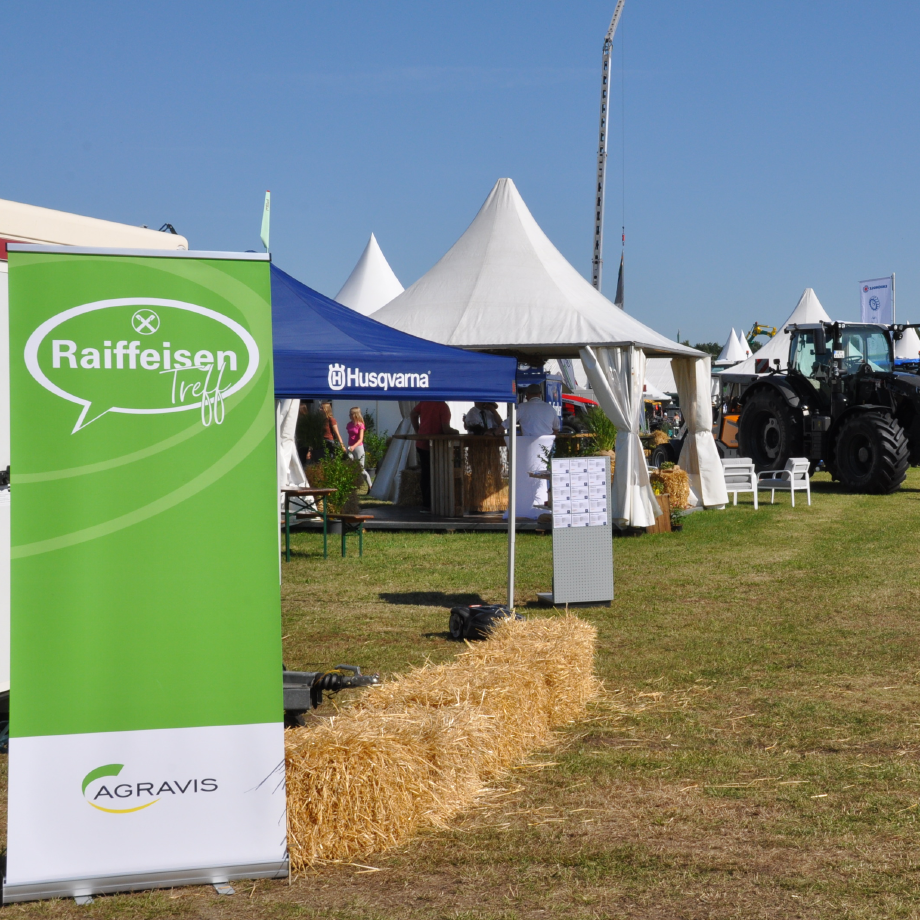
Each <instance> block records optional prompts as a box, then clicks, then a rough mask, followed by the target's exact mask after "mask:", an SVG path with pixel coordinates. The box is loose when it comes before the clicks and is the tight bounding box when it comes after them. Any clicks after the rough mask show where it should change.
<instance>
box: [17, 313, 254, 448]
mask: <svg viewBox="0 0 920 920" xmlns="http://www.w3.org/2000/svg"><path fill="white" fill-rule="evenodd" d="M139 315H140V317H141V319H140V320H139V319H138V316H139ZM152 317H155V320H154V319H153V318H152ZM24 357H25V363H26V367H27V369H28V371H29V373H30V374H31V375H32V377H33V378H34V379H35V380H36V381H37V382H38V383H39V384H40V385H41V386H43V387H44V388H45V389H46V390H48V391H49V392H50V393H54V394H55V395H56V396H59V397H61V398H62V399H66V400H68V401H69V402H72V403H76V404H77V405H79V406H82V407H83V408H82V411H81V412H80V415H79V417H78V419H77V422H76V424H75V425H74V428H73V432H71V433H72V434H75V433H76V432H77V431H79V430H80V429H82V428H85V427H86V426H87V425H89V424H91V423H92V422H94V421H96V420H97V419H99V418H101V417H102V416H103V415H105V414H107V413H109V412H114V413H123V414H126V415H161V414H166V413H172V412H189V411H196V410H197V411H199V412H201V420H202V424H204V425H205V426H207V425H210V424H212V423H215V424H218V425H219V424H221V422H222V421H223V418H224V411H225V410H224V400H226V399H227V397H229V396H232V395H233V394H234V393H237V392H239V391H240V390H242V389H243V387H245V386H246V384H247V383H249V381H250V380H251V379H252V378H253V376H254V375H255V373H256V371H257V369H258V367H259V348H258V346H257V345H256V342H255V339H253V337H252V336H251V335H250V334H249V332H247V331H246V329H244V328H243V327H242V326H241V325H240V324H239V323H237V322H235V321H234V320H232V319H230V318H229V317H227V316H224V315H223V314H222V313H218V312H217V311H216V310H210V309H208V308H207V307H201V306H198V305H197V304H193V303H187V302H185V301H181V300H165V299H161V298H156V297H123V298H116V299H112V300H97V301H93V302H92V303H86V304H81V305H80V306H77V307H71V308H70V309H68V310H64V311H63V312H61V313H58V314H57V315H55V316H52V317H51V318H50V319H47V320H45V322H43V323H42V324H41V325H40V326H39V327H38V328H37V329H35V331H34V332H33V333H32V334H31V335H30V336H29V339H28V341H27V342H26V347H25V353H24ZM94 405H96V406H98V405H103V406H105V408H103V409H102V411H100V412H94V414H93V415H92V416H90V409H91V407H93V406H94Z"/></svg>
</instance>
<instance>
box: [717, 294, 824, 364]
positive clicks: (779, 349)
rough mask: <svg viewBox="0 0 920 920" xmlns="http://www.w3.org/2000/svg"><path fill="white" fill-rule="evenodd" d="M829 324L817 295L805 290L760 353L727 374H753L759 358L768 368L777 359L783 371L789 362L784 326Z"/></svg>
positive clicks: (787, 335) (755, 353)
mask: <svg viewBox="0 0 920 920" xmlns="http://www.w3.org/2000/svg"><path fill="white" fill-rule="evenodd" d="M821 322H825V323H829V322H831V318H830V317H829V316H828V315H827V311H826V310H825V309H824V307H822V306H821V301H819V300H818V298H817V295H816V294H815V292H814V291H813V290H812V289H811V288H805V291H804V292H803V294H802V296H801V297H800V298H799V302H798V303H797V304H796V306H795V309H794V310H793V311H792V313H791V314H790V316H789V318H788V319H787V320H786V322H784V323H783V324H782V325H781V326H779V327H778V331H777V333H776V335H775V336H773V338H772V339H770V341H769V342H767V344H766V345H764V346H763V348H761V349H760V351H756V352H754V354H753V355H751V357H750V358H747V359H746V360H744V361H742V362H741V363H740V364H736V365H735V366H734V367H730V368H729V369H728V371H727V373H730V374H753V373H754V372H755V371H754V362H755V361H756V360H757V359H759V358H766V359H767V360H768V361H769V362H770V367H773V366H774V364H773V360H774V359H775V358H779V360H780V367H781V368H783V369H785V367H786V364H787V362H788V360H789V338H790V336H789V333H788V332H786V331H785V329H786V326H788V325H789V324H790V323H821Z"/></svg>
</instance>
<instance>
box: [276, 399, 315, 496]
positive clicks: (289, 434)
mask: <svg viewBox="0 0 920 920" xmlns="http://www.w3.org/2000/svg"><path fill="white" fill-rule="evenodd" d="M299 414H300V400H299V399H276V400H275V455H276V457H277V460H278V498H279V504H280V505H281V506H282V507H283V506H284V496H283V495H282V494H281V490H282V489H308V488H309V485H308V484H307V477H306V474H305V473H304V471H303V466H302V465H301V462H300V457H298V456H297V444H296V442H295V439H294V435H295V433H296V431H297V417H298V415H299ZM310 501H311V502H312V499H310Z"/></svg>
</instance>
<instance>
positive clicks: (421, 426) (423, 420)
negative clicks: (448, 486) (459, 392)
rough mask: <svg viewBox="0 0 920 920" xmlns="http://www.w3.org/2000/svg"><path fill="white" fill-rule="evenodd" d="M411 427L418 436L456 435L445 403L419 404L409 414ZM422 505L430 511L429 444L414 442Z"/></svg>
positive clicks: (448, 407)
mask: <svg viewBox="0 0 920 920" xmlns="http://www.w3.org/2000/svg"><path fill="white" fill-rule="evenodd" d="M409 420H410V421H411V422H412V427H413V428H414V429H415V431H416V433H417V434H419V435H426V434H429V435H430V434H456V433H457V432H456V431H454V429H453V428H451V427H450V406H448V405H447V403H446V402H420V403H419V404H418V405H417V406H416V407H415V408H414V409H413V410H412V412H411V413H410V414H409ZM415 449H416V451H417V453H418V466H419V480H420V483H419V484H420V485H421V488H422V504H423V505H424V506H425V507H426V508H427V509H428V510H429V511H430V510H431V442H430V441H416V442H415Z"/></svg>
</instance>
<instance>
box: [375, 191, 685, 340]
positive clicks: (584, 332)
mask: <svg viewBox="0 0 920 920" xmlns="http://www.w3.org/2000/svg"><path fill="white" fill-rule="evenodd" d="M373 318H374V319H376V320H379V321H380V322H382V323H386V324H387V325H389V326H393V327H394V328H396V329H401V330H403V331H404V332H409V333H411V334H412V335H418V336H421V337H422V338H425V339H430V340H431V341H433V342H441V343H443V344H445V345H456V346H459V347H461V348H472V349H481V350H490V349H514V350H515V351H517V352H519V353H521V352H523V353H528V354H536V355H539V356H540V357H543V358H552V357H568V358H574V357H576V356H577V355H578V350H579V349H580V348H581V347H582V346H584V345H607V346H631V345H635V346H638V347H639V348H642V349H643V351H645V352H646V353H647V354H660V355H692V356H694V357H699V352H698V351H696V350H695V349H692V348H687V347H686V346H684V345H680V344H678V343H677V342H674V341H672V340H671V339H668V338H666V337H665V336H663V335H661V334H659V333H658V332H655V330H654V329H650V328H649V327H648V326H646V325H644V324H643V323H641V322H639V320H637V319H634V318H633V317H631V316H629V315H628V314H627V313H624V312H623V311H622V310H620V309H618V308H617V307H615V306H614V305H613V304H612V303H611V302H610V301H609V300H608V299H607V298H606V297H604V296H603V294H601V293H600V292H599V291H597V290H595V289H594V287H592V286H591V284H590V283H589V282H588V281H586V280H585V279H584V278H583V277H582V276H581V275H580V274H579V273H578V272H577V271H576V270H575V269H574V268H573V267H572V266H571V265H570V264H569V263H568V262H567V261H566V260H565V258H564V257H563V255H562V254H561V253H560V252H559V250H558V249H556V247H555V246H553V244H552V243H551V242H550V241H549V239H548V237H547V236H546V234H545V233H544V232H543V231H542V230H541V229H540V227H539V225H538V224H537V222H536V221H535V220H534V218H533V216H532V215H531V213H530V211H528V210H527V205H526V204H524V201H523V199H522V198H521V196H520V194H519V193H518V190H517V189H516V188H515V186H514V183H513V182H512V181H511V180H510V179H499V180H498V182H497V183H496V184H495V187H494V188H493V189H492V191H491V192H490V194H489V197H488V198H487V199H486V201H485V204H483V206H482V208H480V210H479V213H478V214H477V215H476V217H475V218H474V219H473V222H472V223H471V224H470V226H469V227H468V228H467V230H466V231H465V232H464V234H463V236H461V237H460V239H459V240H457V242H456V243H454V245H453V246H452V247H451V248H450V250H448V252H447V253H446V254H445V255H444V256H443V257H442V258H441V260H440V261H439V262H438V263H437V264H436V265H435V266H434V267H433V268H432V269H430V270H429V271H428V272H427V273H426V274H425V275H423V276H422V277H421V278H419V280H418V281H416V282H415V284H413V285H412V286H411V287H410V288H408V289H407V290H406V291H405V292H404V293H402V294H400V295H399V296H398V297H397V298H395V300H392V301H391V302H390V303H388V304H387V305H386V306H385V307H383V309H381V310H378V311H377V312H376V313H374V315H373Z"/></svg>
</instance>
